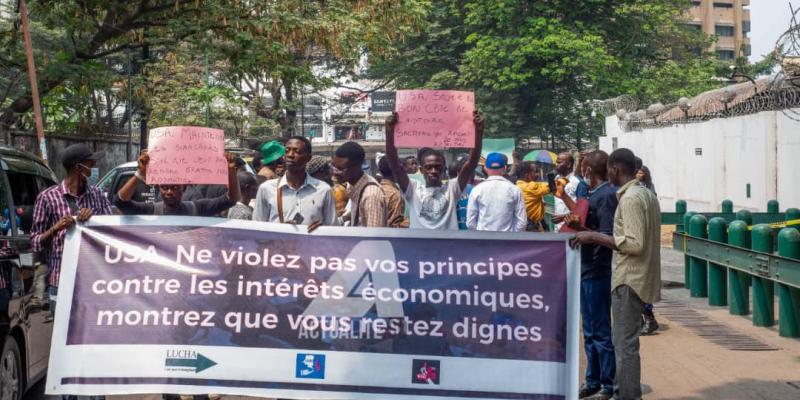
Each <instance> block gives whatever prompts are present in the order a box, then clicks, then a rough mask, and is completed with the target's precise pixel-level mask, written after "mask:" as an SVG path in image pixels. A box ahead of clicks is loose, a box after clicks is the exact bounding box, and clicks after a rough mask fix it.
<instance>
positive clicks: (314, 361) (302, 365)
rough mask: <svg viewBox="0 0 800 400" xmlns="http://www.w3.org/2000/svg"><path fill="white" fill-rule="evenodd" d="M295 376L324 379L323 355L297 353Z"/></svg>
mask: <svg viewBox="0 0 800 400" xmlns="http://www.w3.org/2000/svg"><path fill="white" fill-rule="evenodd" d="M295 378H306V379H325V355H323V354H305V353H298V354H297V362H296V364H295Z"/></svg>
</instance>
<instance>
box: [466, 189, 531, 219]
mask: <svg viewBox="0 0 800 400" xmlns="http://www.w3.org/2000/svg"><path fill="white" fill-rule="evenodd" d="M527 224H528V217H527V214H526V213H525V201H524V200H523V198H522V191H520V190H519V188H518V187H517V186H516V185H514V184H513V183H511V182H509V181H508V180H507V179H506V178H503V177H502V176H490V177H489V179H487V180H485V181H483V182H481V183H480V184H478V186H475V188H473V189H472V193H470V194H469V201H468V203H467V227H468V228H469V229H473V230H479V231H500V232H522V231H524V230H525V226H526V225H527Z"/></svg>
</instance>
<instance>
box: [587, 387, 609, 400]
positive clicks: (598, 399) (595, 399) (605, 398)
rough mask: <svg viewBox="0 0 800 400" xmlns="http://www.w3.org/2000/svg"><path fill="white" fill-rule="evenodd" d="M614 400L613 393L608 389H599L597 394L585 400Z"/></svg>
mask: <svg viewBox="0 0 800 400" xmlns="http://www.w3.org/2000/svg"><path fill="white" fill-rule="evenodd" d="M612 398H614V393H613V392H611V391H610V390H608V389H600V391H599V392H597V393H595V394H593V395H591V396H589V397H587V398H586V400H609V399H612Z"/></svg>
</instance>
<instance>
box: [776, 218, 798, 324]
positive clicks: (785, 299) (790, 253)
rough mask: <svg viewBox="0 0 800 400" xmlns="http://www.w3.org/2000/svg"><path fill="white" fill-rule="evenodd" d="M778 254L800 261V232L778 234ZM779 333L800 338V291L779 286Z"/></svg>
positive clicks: (787, 230) (786, 231)
mask: <svg viewBox="0 0 800 400" xmlns="http://www.w3.org/2000/svg"><path fill="white" fill-rule="evenodd" d="M778 254H779V255H781V256H783V257H788V258H795V259H798V260H800V231H798V230H797V229H796V228H783V229H781V231H780V232H779V233H778ZM778 312H779V315H778V324H779V326H778V331H779V332H780V335H781V336H783V337H792V338H796V337H800V289H796V288H793V287H791V286H789V285H785V284H783V283H780V284H778Z"/></svg>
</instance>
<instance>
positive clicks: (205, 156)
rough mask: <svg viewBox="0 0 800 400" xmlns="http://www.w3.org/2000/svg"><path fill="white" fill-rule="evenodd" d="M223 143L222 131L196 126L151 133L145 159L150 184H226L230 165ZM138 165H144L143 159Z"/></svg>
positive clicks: (172, 127) (147, 179)
mask: <svg viewBox="0 0 800 400" xmlns="http://www.w3.org/2000/svg"><path fill="white" fill-rule="evenodd" d="M224 139H225V133H224V132H223V131H222V130H221V129H211V128H201V127H195V126H169V127H164V128H156V129H152V130H151V131H150V140H149V142H148V143H149V146H148V151H147V153H146V154H145V155H144V156H145V157H146V162H145V165H146V169H147V171H146V175H145V176H146V182H147V184H149V185H159V184H176V185H185V184H217V185H224V184H227V183H228V168H227V167H228V164H229V162H230V161H226V157H225V156H224V153H223V152H224V149H225V143H224ZM139 162H140V165H141V163H142V158H141V157H140V160H139ZM140 173H141V171H140ZM143 175H144V174H143Z"/></svg>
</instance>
